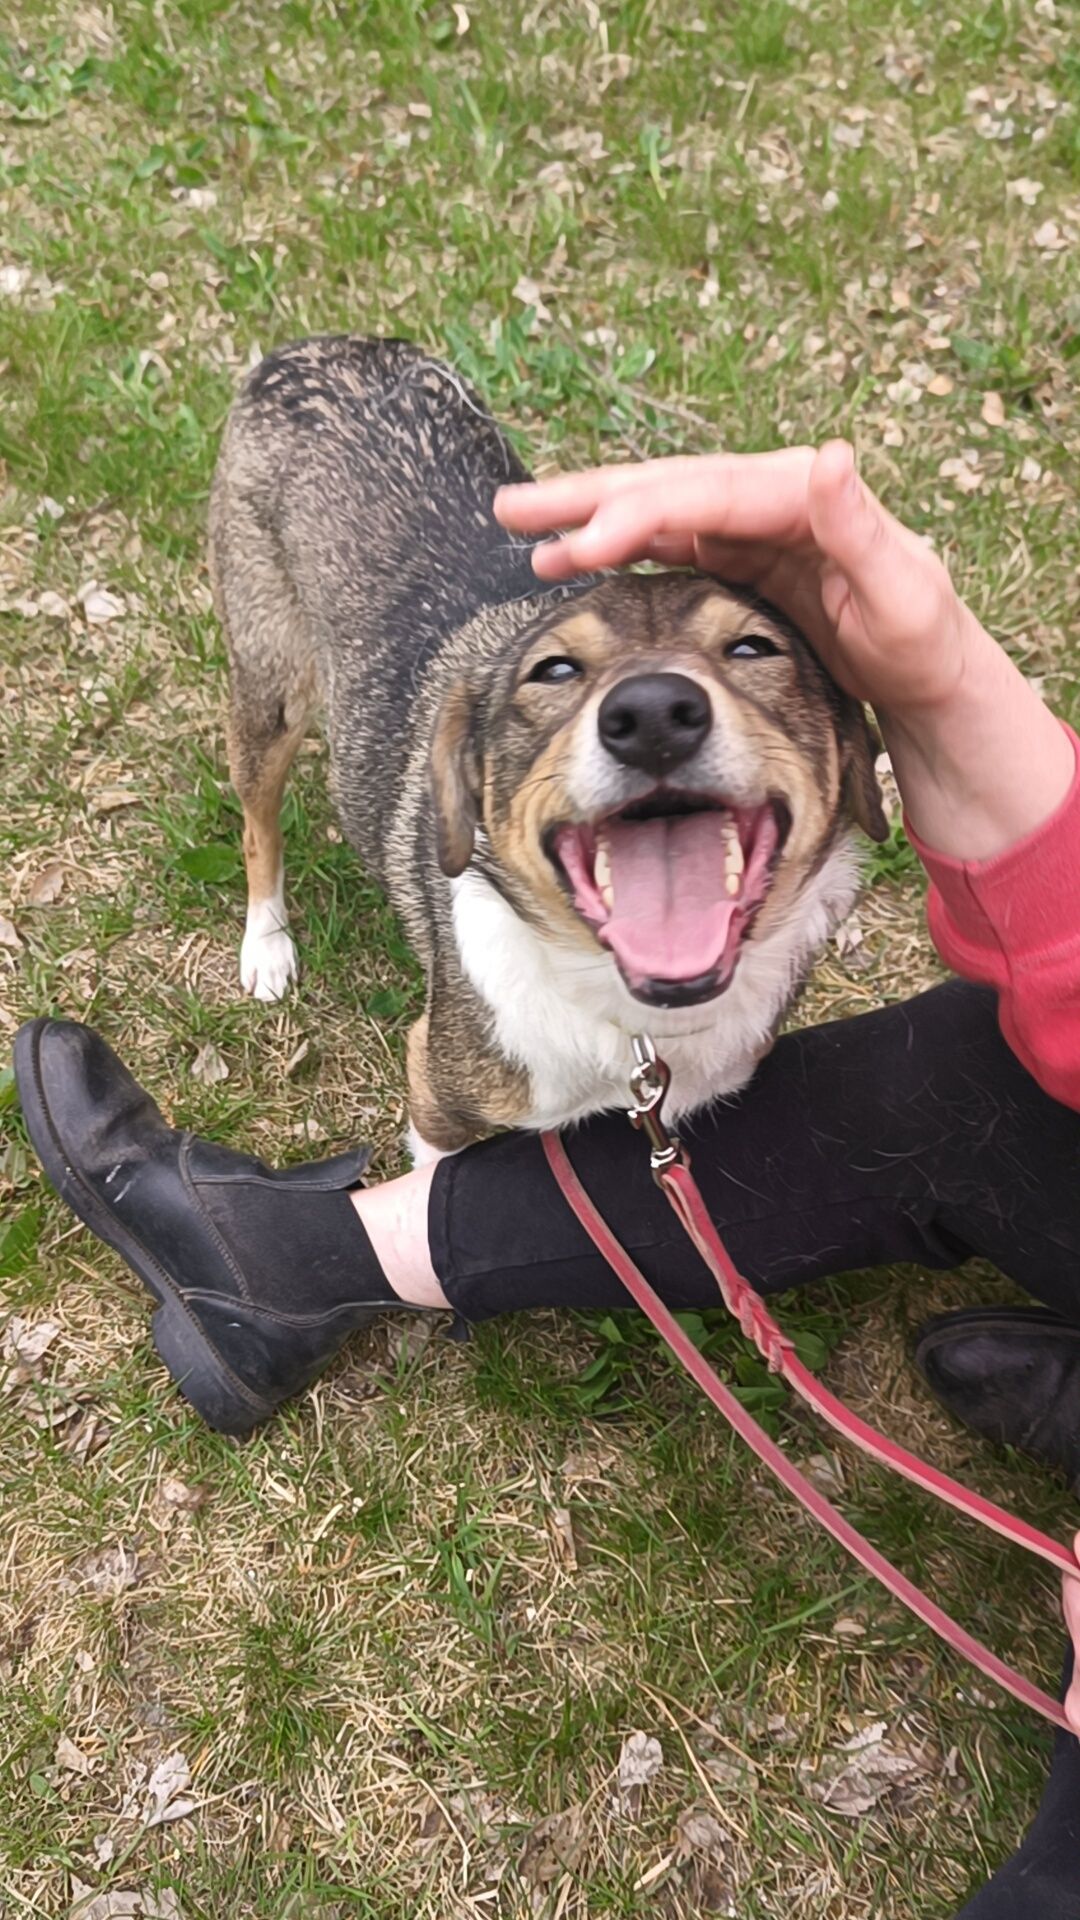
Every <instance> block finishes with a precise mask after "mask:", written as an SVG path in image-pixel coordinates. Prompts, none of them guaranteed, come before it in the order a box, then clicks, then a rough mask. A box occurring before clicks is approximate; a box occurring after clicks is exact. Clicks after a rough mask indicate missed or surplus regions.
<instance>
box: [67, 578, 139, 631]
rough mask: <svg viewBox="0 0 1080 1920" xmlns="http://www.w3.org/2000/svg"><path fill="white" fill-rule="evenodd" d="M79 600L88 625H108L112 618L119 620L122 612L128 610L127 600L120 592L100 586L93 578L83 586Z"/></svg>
mask: <svg viewBox="0 0 1080 1920" xmlns="http://www.w3.org/2000/svg"><path fill="white" fill-rule="evenodd" d="M78 601H79V605H80V606H81V608H82V610H83V613H84V614H85V616H86V621H87V625H88V626H91V627H103V626H106V625H107V624H108V622H109V621H110V620H118V619H119V618H120V616H121V614H124V613H126V612H127V605H126V602H125V601H123V600H121V599H120V597H119V595H118V594H115V593H109V592H108V591H107V590H106V589H105V588H104V587H99V586H98V583H97V581H96V580H91V581H90V582H89V583H88V584H87V585H86V586H85V587H83V588H82V590H81V592H80V593H79V595H78Z"/></svg>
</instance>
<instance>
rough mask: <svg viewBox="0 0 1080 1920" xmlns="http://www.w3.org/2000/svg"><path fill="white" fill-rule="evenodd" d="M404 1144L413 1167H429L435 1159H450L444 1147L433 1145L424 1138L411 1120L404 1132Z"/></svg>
mask: <svg viewBox="0 0 1080 1920" xmlns="http://www.w3.org/2000/svg"><path fill="white" fill-rule="evenodd" d="M405 1145H406V1147H407V1148H408V1151H409V1158H410V1160H411V1161H412V1163H413V1166H414V1167H431V1166H434V1164H435V1162H436V1160H449V1159H450V1155H449V1153H448V1152H447V1150H446V1148H445V1147H433V1146H432V1145H431V1142H430V1141H429V1140H425V1139H424V1136H423V1134H422V1133H417V1131H416V1128H415V1127H414V1126H413V1125H412V1122H411V1121H410V1123H409V1127H408V1130H407V1132H406V1134H405Z"/></svg>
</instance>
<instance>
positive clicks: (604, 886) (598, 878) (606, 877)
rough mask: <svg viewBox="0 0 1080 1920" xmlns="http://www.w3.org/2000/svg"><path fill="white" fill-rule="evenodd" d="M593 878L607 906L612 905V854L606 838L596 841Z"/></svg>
mask: <svg viewBox="0 0 1080 1920" xmlns="http://www.w3.org/2000/svg"><path fill="white" fill-rule="evenodd" d="M593 880H594V882H595V884H596V891H597V893H598V894H599V895H600V898H601V900H602V901H603V902H604V905H605V907H610V905H611V854H610V853H609V851H608V846H607V842H606V840H598V841H597V843H596V859H595V860H594V861H593Z"/></svg>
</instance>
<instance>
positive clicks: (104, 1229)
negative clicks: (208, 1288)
mask: <svg viewBox="0 0 1080 1920" xmlns="http://www.w3.org/2000/svg"><path fill="white" fill-rule="evenodd" d="M48 1024H49V1023H48V1021H47V1020H45V1019H41V1020H31V1021H29V1022H28V1023H27V1024H26V1025H25V1026H22V1027H20V1028H19V1031H18V1033H17V1034H16V1035H15V1043H14V1048H13V1055H12V1057H13V1065H14V1069H15V1082H16V1085H17V1087H18V1091H19V1101H20V1104H21V1107H22V1112H23V1118H24V1120H25V1121H26V1130H27V1132H28V1133H29V1135H30V1139H31V1141H32V1142H33V1146H34V1151H35V1152H36V1154H37V1156H38V1158H39V1160H40V1161H41V1164H42V1166H43V1167H44V1169H45V1172H46V1174H47V1175H48V1178H49V1180H50V1181H51V1183H52V1185H53V1186H54V1187H55V1188H56V1191H57V1193H58V1194H59V1195H60V1198H61V1199H62V1200H63V1201H65V1202H66V1204H67V1205H68V1206H69V1207H70V1208H71V1211H72V1213H74V1214H77V1215H78V1218H79V1219H80V1220H81V1221H82V1223H83V1225H84V1226H85V1227H89V1229H90V1231H91V1233H92V1234H94V1235H96V1237H97V1239H99V1240H103V1241H104V1242H105V1244H106V1246H109V1247H112V1249H113V1251H114V1252H115V1253H118V1254H119V1255H120V1258H121V1260H123V1261H124V1262H125V1264H126V1265H127V1266H129V1267H130V1268H131V1271H132V1272H133V1273H134V1274H135V1275H136V1276H137V1278H138V1279H139V1280H140V1281H141V1282H142V1284H143V1286H144V1287H145V1288H146V1291H147V1293H149V1295H150V1297H151V1299H153V1300H154V1301H155V1302H156V1308H157V1310H156V1312H155V1313H154V1316H153V1318H152V1320H151V1323H150V1331H151V1335H152V1338H153V1342H154V1346H155V1347H156V1349H157V1352H158V1355H159V1357H160V1359H161V1360H162V1362H163V1364H164V1365H165V1367H166V1368H167V1369H168V1372H169V1374H170V1376H171V1378H172V1380H173V1382H174V1384H175V1385H176V1386H177V1387H178V1388H179V1389H180V1392H181V1393H182V1394H183V1396H184V1399H185V1400H186V1401H187V1402H188V1403H189V1405H190V1406H192V1407H193V1408H194V1410H195V1412H196V1413H197V1414H199V1415H200V1416H201V1418H202V1419H203V1420H205V1421H206V1424H207V1426H208V1427H213V1428H214V1429H215V1430H216V1432H218V1433H233V1434H247V1433H251V1432H252V1431H253V1429H254V1428H255V1427H258V1426H261V1425H262V1423H263V1422H264V1421H266V1420H268V1419H269V1418H270V1416H271V1414H273V1413H274V1411H275V1403H274V1402H273V1401H269V1400H264V1399H262V1398H261V1397H260V1396H259V1395H257V1394H254V1393H251V1392H250V1391H249V1389H248V1388H247V1387H245V1386H244V1383H243V1381H241V1380H238V1379H237V1378H236V1376H235V1374H233V1373H232V1372H231V1371H230V1369H229V1368H228V1367H227V1366H226V1365H225V1363H224V1361H223V1360H222V1359H221V1357H220V1355H219V1354H218V1353H217V1352H216V1350H215V1348H214V1347H213V1346H212V1345H211V1343H210V1341H209V1340H208V1339H207V1337H206V1335H205V1334H204V1333H203V1331H202V1329H201V1328H200V1327H199V1325H198V1323H197V1322H196V1321H195V1320H194V1318H193V1317H192V1315H191V1314H190V1313H189V1312H188V1310H187V1308H186V1307H185V1305H184V1302H183V1299H182V1298H181V1295H180V1293H179V1292H178V1291H177V1289H175V1288H174V1287H173V1285H172V1283H171V1281H170V1279H169V1276H168V1275H167V1274H166V1273H165V1272H164V1271H163V1270H162V1268H161V1266H160V1265H159V1263H158V1262H157V1261H156V1260H155V1259H154V1257H153V1255H152V1254H151V1253H150V1252H149V1250H148V1249H147V1248H146V1247H144V1246H143V1245H142V1243H141V1241H139V1240H138V1239H137V1238H136V1236H135V1235H134V1234H133V1233H131V1232H130V1231H129V1229H128V1228H127V1227H126V1226H125V1225H124V1223H123V1221H122V1220H118V1219H117V1218H116V1216H115V1214H113V1213H112V1212H111V1211H110V1209H109V1208H108V1207H107V1206H106V1205H105V1203H104V1202H103V1201H102V1200H101V1199H99V1197H98V1195H97V1194H96V1193H95V1191H94V1189H93V1188H92V1187H91V1186H90V1185H89V1183H88V1182H87V1181H85V1180H84V1179H83V1177H82V1175H81V1174H80V1173H79V1170H78V1168H77V1167H74V1166H72V1164H71V1161H70V1160H69V1158H68V1156H67V1154H66V1152H65V1150H64V1146H63V1143H62V1141H61V1140H60V1139H59V1137H58V1135H57V1133H56V1130H55V1128H54V1126H53V1121H52V1115H51V1114H50V1112H49V1109H48V1106H47V1105H46V1102H45V1098H44V1094H43V1093H42V1089H41V1075H40V1071H39V1064H38V1046H39V1041H40V1038H41V1035H42V1033H43V1031H44V1029H45V1028H46V1027H47V1026H48Z"/></svg>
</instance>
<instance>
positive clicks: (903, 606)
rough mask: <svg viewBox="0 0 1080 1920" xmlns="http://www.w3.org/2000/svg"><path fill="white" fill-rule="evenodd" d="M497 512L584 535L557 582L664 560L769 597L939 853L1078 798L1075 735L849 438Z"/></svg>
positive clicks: (549, 489)
mask: <svg viewBox="0 0 1080 1920" xmlns="http://www.w3.org/2000/svg"><path fill="white" fill-rule="evenodd" d="M495 512H496V515H497V517H498V519H499V520H500V521H501V523H502V525H503V526H505V527H508V528H511V529H512V530H514V531H515V532H519V533H548V532H552V531H554V530H557V529H560V528H569V529H571V531H569V532H565V533H563V534H562V535H561V537H559V538H557V539H555V540H552V541H548V542H545V543H544V544H543V545H541V546H539V547H537V548H536V550H535V551H534V554H533V566H534V569H535V571H536V573H537V574H538V575H539V576H540V577H541V578H542V579H545V580H563V579H567V578H569V577H570V576H572V575H573V574H575V573H580V572H586V571H590V570H592V569H594V568H603V567H613V566H622V565H625V564H627V563H628V562H630V561H633V560H642V559H650V560H657V561H662V562H665V563H666V564H668V565H673V566H686V565H694V566H698V567H700V568H702V569H703V570H704V571H705V572H709V573H715V574H717V575H719V576H720V577H721V578H723V579H725V580H729V581H732V582H734V583H738V584H740V585H744V586H749V587H751V588H753V589H754V590H755V591H756V592H758V593H760V594H762V595H763V596H764V598H766V599H768V600H771V601H772V602H773V603H774V604H775V605H776V606H778V607H779V608H780V609H781V610H782V611H783V612H784V613H786V614H787V615H788V617H789V618H790V619H792V620H793V621H795V623H796V625H798V626H799V627H800V628H801V629H802V631H803V632H804V633H805V634H806V636H807V638H808V639H809V640H810V642H811V644H812V645H813V646H814V648H815V649H816V651H817V652H818V654H819V655H820V657H821V659H822V660H823V661H824V663H825V665H826V666H827V667H828V668H829V670H830V672H831V673H832V674H833V676H834V678H835V679H837V680H838V681H839V682H840V684H841V686H843V687H845V688H846V689H847V691H848V692H849V693H853V694H855V695H856V697H857V698H859V699H862V700H868V701H870V702H871V703H872V705H873V706H874V708H875V709H876V712H877V715H878V719H879V721H880V723H881V727H882V732H883V733H884V735H885V741H886V745H887V746H888V747H889V750H890V753H891V755H892V760H893V767H894V771H895V773H896V777H897V781H898V784H899V786H900V791H901V794H902V796H903V798H904V802H905V805H906V807H907V810H908V813H909V815H910V817H911V820H912V823H913V825H914V827H915V830H916V831H917V832H918V833H919V834H921V836H922V837H923V838H924V839H925V840H926V841H927V842H928V843H929V844H930V845H931V846H933V847H934V848H935V849H936V850H937V851H938V852H940V853H946V854H953V855H956V856H957V857H959V858H962V859H981V858H987V857H989V856H991V855H993V854H995V853H999V852H1001V851H1003V850H1004V848H1005V847H1007V846H1010V845H1012V844H1013V842H1015V841H1016V840H1019V839H1021V838H1022V837H1023V836H1024V835H1025V834H1027V833H1029V832H1031V831H1032V830H1033V829H1034V828H1035V827H1036V826H1038V825H1040V824H1041V822H1042V821H1043V820H1045V819H1046V818H1047V816H1048V815H1049V814H1050V813H1052V812H1053V811H1054V809H1055V808H1056V807H1057V806H1058V805H1059V803H1060V801H1061V800H1062V799H1063V798H1064V796H1065V794H1066V792H1067V791H1068V788H1069V785H1070V784H1071V781H1072V778H1073V773H1074V759H1073V751H1072V746H1071V743H1070V742H1069V740H1068V738H1067V736H1066V735H1065V734H1064V733H1063V732H1062V730H1061V728H1060V727H1058V725H1057V723H1056V722H1055V721H1054V719H1053V717H1052V716H1051V715H1050V714H1049V713H1048V711H1047V709H1046V708H1045V707H1044V706H1043V704H1042V701H1041V700H1040V699H1039V696H1038V694H1037V693H1036V692H1035V691H1034V689H1033V688H1031V687H1030V686H1029V685H1028V683H1027V682H1026V681H1025V680H1024V678H1023V676H1022V675H1021V674H1020V673H1019V672H1018V670H1017V669H1016V667H1014V666H1013V664H1012V662H1011V661H1010V660H1009V659H1008V656H1007V655H1006V654H1005V653H1003V651H1002V650H1001V648H1000V647H998V646H997V644H996V643H995V642H994V641H993V640H992V639H991V637H990V635H989V634H988V633H987V632H986V630H985V628H983V627H982V626H981V625H980V624H979V622H978V620H977V619H976V618H975V615H974V614H973V613H972V612H971V610H970V608H968V607H967V606H965V604H964V602H963V601H962V600H961V599H960V596H959V595H958V594H957V592H956V590H955V588H954V587H953V584H952V582H951V580H950V578H949V575H948V572H947V571H946V569H945V567H944V566H943V565H942V563H941V561H940V560H938V559H937V558H936V556H935V555H934V554H933V553H932V552H931V551H930V549H929V547H928V546H927V545H926V544H925V542H924V541H923V540H921V539H920V538H919V537H918V535H916V534H914V533H912V532H911V531H910V530H909V529H908V528H906V527H903V526H901V525H900V522H899V521H898V520H895V519H894V518H893V516H892V515H891V514H890V513H888V512H887V510H886V509H885V507H883V506H882V504H881V502H880V501H879V500H878V499H877V498H876V496H875V495H874V494H873V493H872V492H871V491H870V489H869V488H868V487H867V486H866V485H865V483H864V482H863V481H862V480H861V479H860V478H859V476H858V474H857V472H856V469H855V461H854V455H853V453H852V450H851V448H850V447H849V446H848V445H847V444H846V443H845V442H843V441H831V442H829V443H827V444H826V445H825V446H824V447H822V448H821V449H820V450H819V451H817V452H815V450H814V449H813V448H812V447H795V448H790V449H786V450H781V451H778V452H775V453H765V454H707V455H703V456H701V457H699V458H689V459H675V460H655V461H646V462H645V463H644V464H643V465H640V466H624V467H609V468H605V467H597V468H593V469H592V470H591V471H589V472H585V473H577V474H567V475H565V476H561V477H559V478H556V479H552V480H547V481H541V482H540V483H538V484H533V485H525V486H517V487H503V488H502V489H500V491H499V493H498V494H497V495H496V500H495Z"/></svg>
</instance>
